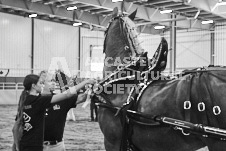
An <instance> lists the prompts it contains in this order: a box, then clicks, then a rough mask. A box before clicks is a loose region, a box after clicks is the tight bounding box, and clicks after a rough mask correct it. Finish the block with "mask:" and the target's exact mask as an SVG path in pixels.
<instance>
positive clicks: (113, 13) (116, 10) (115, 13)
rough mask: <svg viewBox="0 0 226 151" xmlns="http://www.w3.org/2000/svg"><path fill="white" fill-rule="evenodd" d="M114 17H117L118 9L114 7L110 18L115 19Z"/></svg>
mask: <svg viewBox="0 0 226 151" xmlns="http://www.w3.org/2000/svg"><path fill="white" fill-rule="evenodd" d="M116 16H118V7H115V8H114V9H113V12H112V16H111V18H115V17H116Z"/></svg>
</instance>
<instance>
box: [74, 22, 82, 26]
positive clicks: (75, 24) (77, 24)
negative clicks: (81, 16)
mask: <svg viewBox="0 0 226 151" xmlns="http://www.w3.org/2000/svg"><path fill="white" fill-rule="evenodd" d="M81 25H82V23H73V26H81Z"/></svg>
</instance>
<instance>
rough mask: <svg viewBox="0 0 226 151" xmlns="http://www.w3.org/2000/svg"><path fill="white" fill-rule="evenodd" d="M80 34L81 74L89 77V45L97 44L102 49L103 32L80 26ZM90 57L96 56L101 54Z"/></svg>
mask: <svg viewBox="0 0 226 151" xmlns="http://www.w3.org/2000/svg"><path fill="white" fill-rule="evenodd" d="M81 35H82V37H81V57H82V58H81V76H82V77H90V76H92V75H91V72H90V48H91V46H97V47H100V49H102V50H103V44H104V32H101V31H90V30H89V29H86V28H81ZM94 54H95V53H94ZM92 57H93V58H98V57H103V56H92Z"/></svg>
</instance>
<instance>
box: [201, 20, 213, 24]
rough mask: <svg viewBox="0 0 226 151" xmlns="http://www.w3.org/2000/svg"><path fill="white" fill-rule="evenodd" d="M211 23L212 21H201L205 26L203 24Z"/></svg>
mask: <svg viewBox="0 0 226 151" xmlns="http://www.w3.org/2000/svg"><path fill="white" fill-rule="evenodd" d="M212 23H213V20H203V21H202V24H203V25H205V24H212Z"/></svg>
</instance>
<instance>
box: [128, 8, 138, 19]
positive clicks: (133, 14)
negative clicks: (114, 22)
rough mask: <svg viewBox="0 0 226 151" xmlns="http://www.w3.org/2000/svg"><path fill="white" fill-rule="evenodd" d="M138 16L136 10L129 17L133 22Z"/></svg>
mask: <svg viewBox="0 0 226 151" xmlns="http://www.w3.org/2000/svg"><path fill="white" fill-rule="evenodd" d="M136 14H137V9H136V10H135V11H134V12H133V13H131V14H130V15H129V16H128V17H129V18H130V19H131V20H134V18H135V16H136Z"/></svg>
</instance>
